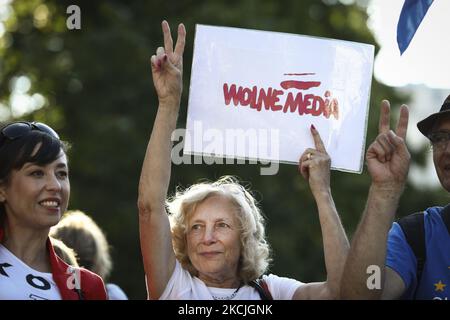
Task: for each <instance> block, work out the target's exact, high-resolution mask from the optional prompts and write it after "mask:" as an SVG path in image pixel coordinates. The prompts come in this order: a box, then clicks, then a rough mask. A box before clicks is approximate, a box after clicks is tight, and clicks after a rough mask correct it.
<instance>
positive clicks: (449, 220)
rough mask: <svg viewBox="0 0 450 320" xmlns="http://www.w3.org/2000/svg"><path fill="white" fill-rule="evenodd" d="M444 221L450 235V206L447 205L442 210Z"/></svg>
mask: <svg viewBox="0 0 450 320" xmlns="http://www.w3.org/2000/svg"><path fill="white" fill-rule="evenodd" d="M441 217H442V220H444V224H445V226H446V227H447V231H448V234H450V204H448V205H446V206H445V207H444V208H443V209H442V213H441Z"/></svg>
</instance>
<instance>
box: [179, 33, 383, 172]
mask: <svg viewBox="0 0 450 320" xmlns="http://www.w3.org/2000/svg"><path fill="white" fill-rule="evenodd" d="M373 57H374V47H373V46H372V45H368V44H362V43H356V42H350V41H342V40H334V39H325V38H317V37H310V36H302V35H294V34H287V33H278V32H268V31H258V30H248V29H239V28H229V27H215V26H206V25H197V26H196V34H195V42H194V56H193V62H192V71H191V83H190V92H189V105H188V116H187V124H186V137H185V139H184V153H185V154H198V155H213V156H215V157H225V158H236V159H258V160H266V161H267V160H268V161H279V162H284V163H293V164H297V163H298V159H299V157H300V155H301V154H302V153H303V152H304V150H305V149H306V148H309V147H312V148H314V141H313V139H312V136H311V133H310V129H309V128H310V125H311V124H313V125H314V126H315V127H316V128H317V130H318V131H319V133H320V135H321V137H322V140H323V142H324V145H325V147H326V149H327V152H328V153H329V155H330V157H331V167H332V168H333V169H337V170H342V171H350V172H358V173H360V172H361V171H362V164H363V159H364V148H365V137H366V130H367V117H368V107H369V95H370V87H371V80H372V70H373Z"/></svg>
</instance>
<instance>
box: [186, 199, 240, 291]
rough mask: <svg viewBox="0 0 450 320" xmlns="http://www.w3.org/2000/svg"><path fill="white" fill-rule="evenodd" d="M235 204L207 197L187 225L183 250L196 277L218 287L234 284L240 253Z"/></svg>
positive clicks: (226, 200)
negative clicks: (185, 245) (223, 283)
mask: <svg viewBox="0 0 450 320" xmlns="http://www.w3.org/2000/svg"><path fill="white" fill-rule="evenodd" d="M236 210H237V208H236V206H234V205H233V204H232V203H231V201H230V200H228V199H227V198H225V197H223V196H218V195H215V196H211V197H209V198H207V199H205V200H204V201H203V202H201V203H200V204H199V205H197V207H196V209H195V211H194V212H193V213H192V214H191V215H190V217H189V219H188V225H187V228H188V229H187V230H188V231H187V250H188V255H189V258H190V260H191V262H192V265H193V266H194V267H195V268H196V269H197V271H198V273H199V275H198V277H199V278H200V279H202V280H203V281H205V282H206V283H211V282H212V283H214V284H213V286H219V284H220V283H221V282H229V283H231V284H233V285H234V284H235V283H236V282H237V281H239V279H238V264H239V257H240V252H241V244H240V231H239V229H240V224H239V221H238V219H237V217H236Z"/></svg>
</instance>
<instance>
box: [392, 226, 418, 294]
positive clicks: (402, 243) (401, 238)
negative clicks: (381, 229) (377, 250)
mask: <svg viewBox="0 0 450 320" xmlns="http://www.w3.org/2000/svg"><path fill="white" fill-rule="evenodd" d="M386 266H388V267H389V268H391V269H393V270H394V271H395V272H397V273H398V274H399V276H400V277H401V278H402V279H403V282H404V283H405V287H406V288H407V290H406V291H407V292H408V291H410V289H411V288H414V287H415V286H416V283H417V280H416V270H417V260H416V257H415V255H414V252H413V251H412V249H411V247H410V246H409V244H408V242H407V241H406V238H405V234H404V233H403V230H402V228H401V227H400V225H399V224H398V223H397V222H394V224H393V225H392V228H391V230H390V231H389V234H388V241H387V253H386Z"/></svg>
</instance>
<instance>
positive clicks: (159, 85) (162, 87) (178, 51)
mask: <svg viewBox="0 0 450 320" xmlns="http://www.w3.org/2000/svg"><path fill="white" fill-rule="evenodd" d="M161 25H162V31H163V34H164V48H163V47H159V48H158V49H157V50H156V55H153V56H152V57H151V59H150V61H151V66H152V76H153V84H154V86H155V89H156V93H157V94H158V99H159V103H160V106H166V105H168V106H173V105H175V106H178V105H179V103H180V99H181V92H182V90H183V79H182V74H183V52H184V44H185V40H186V29H185V28H184V25H183V24H179V25H178V37H177V43H176V45H175V50H173V40H172V36H171V34H170V27H169V24H168V23H167V21H165V20H164V21H163V22H162V24H161Z"/></svg>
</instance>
